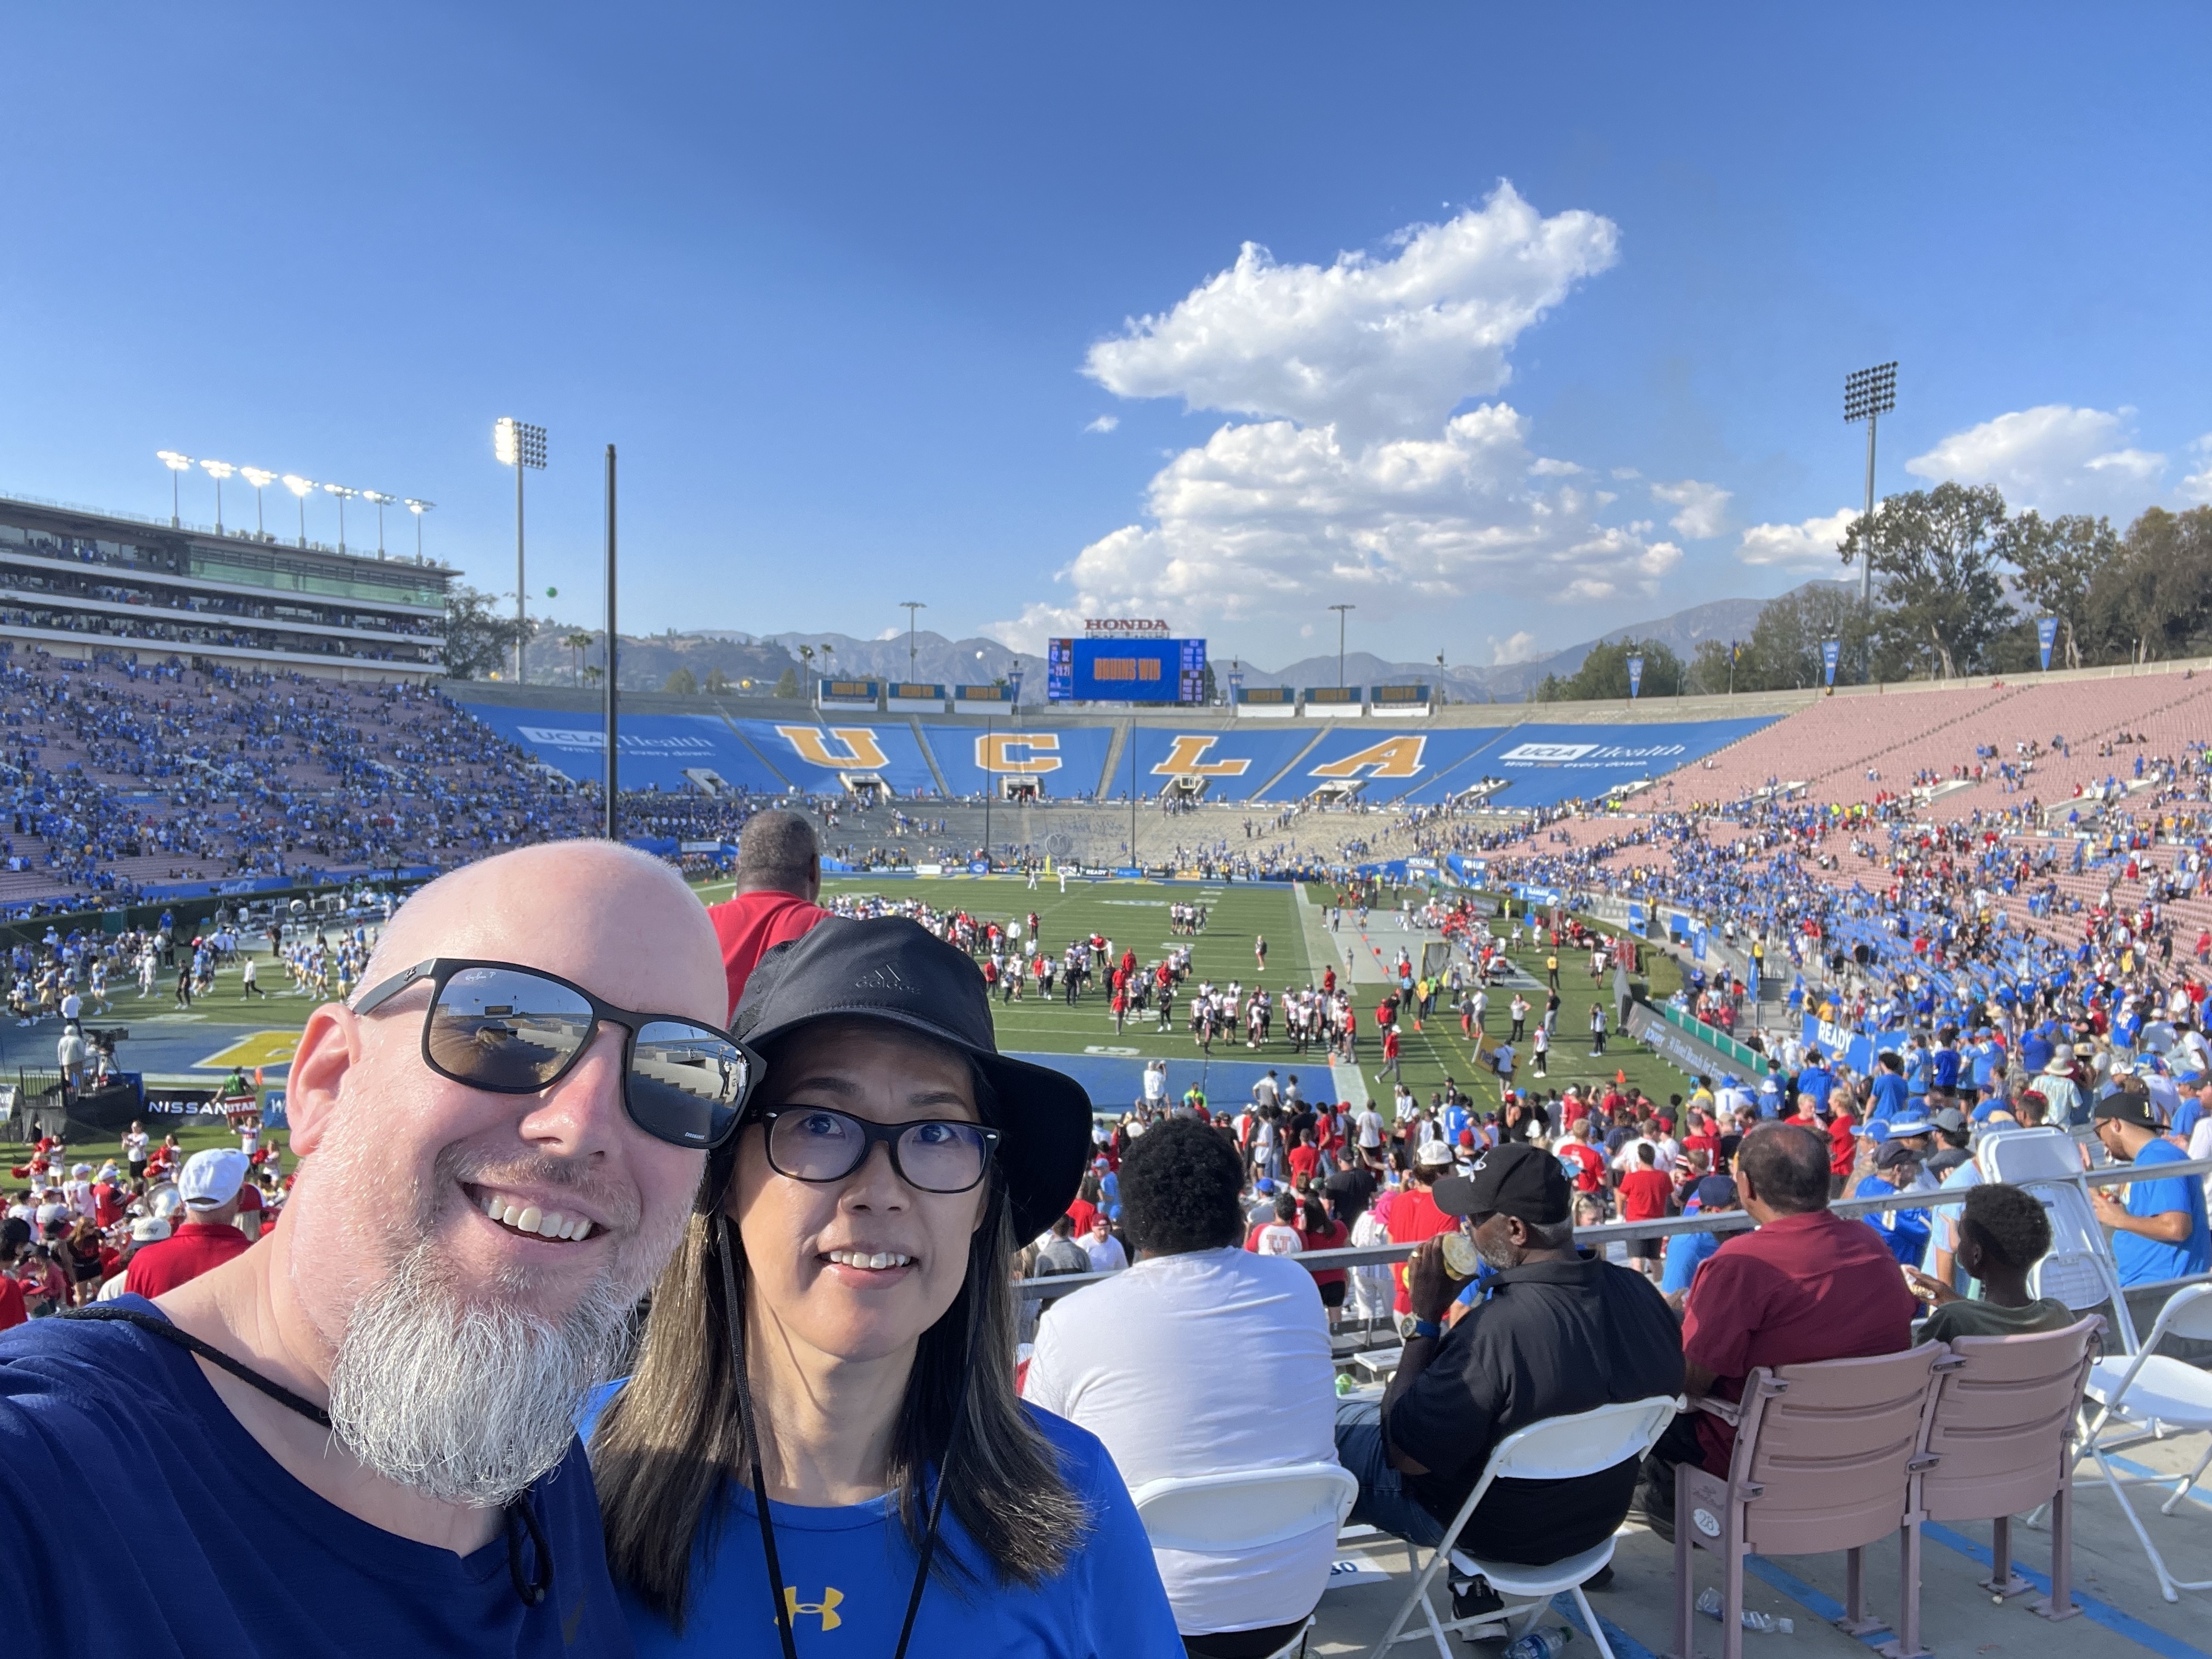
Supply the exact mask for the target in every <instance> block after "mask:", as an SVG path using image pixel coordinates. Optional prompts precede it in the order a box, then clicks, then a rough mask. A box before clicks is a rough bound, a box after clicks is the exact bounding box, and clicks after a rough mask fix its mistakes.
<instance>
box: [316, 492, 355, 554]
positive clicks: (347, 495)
mask: <svg viewBox="0 0 2212 1659" xmlns="http://www.w3.org/2000/svg"><path fill="white" fill-rule="evenodd" d="M323 490H324V493H325V494H326V495H335V496H337V498H338V551H339V552H341V553H343V552H344V551H345V504H346V502H347V501H350V500H351V499H352V498H353V497H354V496H356V495H360V494H361V491H359V490H358V489H347V488H346V487H345V486H344V485H343V484H325V485H324V486H323Z"/></svg>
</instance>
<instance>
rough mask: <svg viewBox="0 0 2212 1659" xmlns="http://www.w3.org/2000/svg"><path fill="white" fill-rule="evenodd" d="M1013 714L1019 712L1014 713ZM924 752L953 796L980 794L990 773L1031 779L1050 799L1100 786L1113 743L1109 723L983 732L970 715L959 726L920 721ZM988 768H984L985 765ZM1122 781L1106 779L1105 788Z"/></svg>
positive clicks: (1123, 784)
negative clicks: (932, 758)
mask: <svg viewBox="0 0 2212 1659" xmlns="http://www.w3.org/2000/svg"><path fill="white" fill-rule="evenodd" d="M1014 718H1016V719H1018V716H1016V717H1014ZM921 729H922V732H924V734H925V735H926V736H927V738H929V752H930V753H931V754H933V755H934V756H935V757H937V769H938V770H939V772H941V773H943V774H944V775H945V787H946V788H948V789H950V790H951V792H952V793H954V794H955V795H980V794H982V793H984V792H985V791H986V790H987V789H988V788H989V787H990V785H988V784H987V783H986V782H985V778H986V777H987V776H990V777H1000V778H1006V777H1023V778H1034V779H1035V780H1036V786H1037V789H1038V792H1039V793H1042V794H1044V795H1047V796H1049V797H1051V798H1052V799H1055V800H1069V799H1074V798H1075V797H1077V796H1079V795H1088V794H1091V793H1094V792H1096V791H1097V789H1098V787H1099V779H1100V776H1101V775H1102V774H1103V773H1104V771H1105V769H1106V753H1107V750H1109V749H1110V748H1111V747H1112V746H1113V743H1114V728H1113V727H1112V726H1049V727H1046V726H1029V727H1022V726H1013V727H1012V728H1011V729H1005V730H1002V729H1000V727H999V726H996V725H994V726H992V727H991V728H990V729H989V730H988V731H986V730H985V729H984V727H983V726H982V725H981V723H980V722H978V721H974V720H971V721H969V723H967V724H966V725H964V726H923V727H922V728H921ZM986 769H987V770H986ZM1117 784H1118V785H1120V786H1121V787H1125V788H1126V787H1127V784H1126V781H1124V780H1121V779H1109V780H1107V781H1106V786H1105V787H1106V791H1107V793H1109V794H1110V793H1113V791H1114V789H1115V787H1116V785H1117Z"/></svg>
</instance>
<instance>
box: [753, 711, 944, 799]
mask: <svg viewBox="0 0 2212 1659" xmlns="http://www.w3.org/2000/svg"><path fill="white" fill-rule="evenodd" d="M738 730H739V731H741V732H744V734H745V737H746V738H747V740H748V741H750V743H751V744H752V745H753V747H754V748H756V749H757V750H760V751H761V753H762V754H763V755H765V756H767V757H769V760H770V761H771V762H772V763H774V764H775V769H776V770H777V771H779V772H781V773H782V774H783V775H784V776H786V777H787V778H789V779H790V780H791V781H792V782H793V783H795V784H797V785H798V786H799V787H800V788H801V789H804V790H807V791H809V792H811V793H820V794H829V795H836V794H842V793H844V788H845V780H846V779H847V778H848V777H854V778H861V777H871V778H880V779H881V780H883V782H884V787H886V788H888V789H890V791H891V792H892V793H895V794H898V795H902V796H905V797H907V798H908V799H911V798H912V797H914V796H915V795H917V794H931V795H933V794H935V793H937V780H936V779H934V778H933V777H932V776H931V775H930V773H929V763H928V762H927V760H925V759H923V758H922V753H921V744H919V743H918V742H916V741H915V735H914V728H913V727H912V726H908V725H907V724H906V722H905V721H903V720H901V721H898V722H896V723H891V722H889V721H885V722H880V723H879V722H877V721H872V720H840V719H838V718H836V716H835V715H831V716H829V718H827V719H825V720H822V721H821V722H820V723H818V724H817V723H816V722H815V721H812V720H739V721H738Z"/></svg>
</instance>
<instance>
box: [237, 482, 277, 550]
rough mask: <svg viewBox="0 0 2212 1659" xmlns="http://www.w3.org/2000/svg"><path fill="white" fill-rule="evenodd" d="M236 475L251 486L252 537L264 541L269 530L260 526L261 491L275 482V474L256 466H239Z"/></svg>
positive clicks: (267, 537)
mask: <svg viewBox="0 0 2212 1659" xmlns="http://www.w3.org/2000/svg"><path fill="white" fill-rule="evenodd" d="M238 476H239V477H241V478H243V479H245V480H246V483H250V484H252V486H253V539H254V540H256V541H262V542H265V541H267V540H268V539H269V532H267V531H266V530H264V529H263V528H262V526H261V492H262V491H263V490H264V489H267V488H268V487H269V486H270V484H273V483H276V474H275V473H274V472H270V471H265V470H264V469H263V468H261V467H258V466H241V467H240V468H239V469H238Z"/></svg>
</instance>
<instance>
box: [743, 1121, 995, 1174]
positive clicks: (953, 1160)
mask: <svg viewBox="0 0 2212 1659" xmlns="http://www.w3.org/2000/svg"><path fill="white" fill-rule="evenodd" d="M757 1117H758V1118H759V1121H761V1123H762V1124H763V1125H764V1126H765V1127H766V1128H767V1130H768V1163H769V1168H770V1169H771V1170H775V1172H776V1173H777V1174H778V1175H781V1176H790V1177H791V1178H792V1179H793V1181H811V1182H825V1181H842V1180H843V1179H844V1178H845V1177H846V1176H848V1175H850V1174H852V1173H853V1171H854V1170H857V1169H859V1168H860V1165H861V1164H865V1163H866V1162H867V1158H868V1149H869V1148H870V1147H872V1146H874V1145H875V1144H876V1143H877V1142H878V1141H879V1140H880V1141H881V1142H883V1143H884V1146H888V1147H890V1149H891V1168H892V1169H893V1170H896V1172H897V1174H898V1177H899V1179H900V1180H902V1181H903V1182H906V1184H907V1185H908V1186H909V1187H912V1188H915V1190H917V1191H919V1192H925V1193H964V1192H966V1191H967V1190H968V1189H969V1188H971V1187H973V1186H974V1185H975V1183H976V1182H979V1181H981V1179H982V1178H983V1172H984V1171H985V1170H987V1169H988V1168H989V1167H990V1164H991V1154H992V1152H994V1151H995V1150H996V1149H997V1147H998V1145H999V1132H998V1131H997V1130H996V1129H987V1128H985V1127H983V1126H982V1125H981V1124H980V1123H969V1122H965V1121H962V1120H961V1119H958V1118H946V1117H923V1118H913V1119H909V1120H908V1121H906V1122H904V1123H872V1122H870V1121H868V1120H867V1119H866V1118H864V1117H854V1115H852V1114H851V1113H849V1112H840V1111H836V1110H835V1109H831V1108H830V1107H828V1106H785V1107H781V1108H771V1109H769V1110H767V1111H764V1112H761V1113H758V1114H757Z"/></svg>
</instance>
